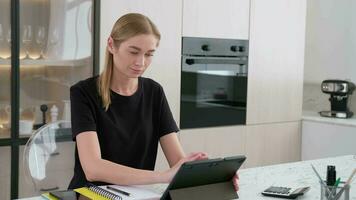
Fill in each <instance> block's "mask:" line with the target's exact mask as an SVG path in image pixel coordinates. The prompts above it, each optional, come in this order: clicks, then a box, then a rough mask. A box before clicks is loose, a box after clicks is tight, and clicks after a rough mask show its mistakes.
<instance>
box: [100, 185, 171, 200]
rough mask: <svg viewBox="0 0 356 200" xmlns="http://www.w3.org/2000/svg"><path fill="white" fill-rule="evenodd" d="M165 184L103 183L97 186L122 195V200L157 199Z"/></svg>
mask: <svg viewBox="0 0 356 200" xmlns="http://www.w3.org/2000/svg"><path fill="white" fill-rule="evenodd" d="M166 186H167V185H165V184H164V185H162V184H158V185H157V184H156V185H133V186H121V185H105V186H99V187H100V188H102V189H105V190H106V191H109V192H112V193H114V194H117V195H119V196H120V197H122V200H137V199H142V200H159V199H160V198H161V196H162V193H163V191H164V189H165V188H166ZM109 188H110V189H109ZM115 189H116V190H117V191H116V190H115Z"/></svg>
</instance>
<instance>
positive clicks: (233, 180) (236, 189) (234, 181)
mask: <svg viewBox="0 0 356 200" xmlns="http://www.w3.org/2000/svg"><path fill="white" fill-rule="evenodd" d="M232 182H233V185H234V188H235V191H239V184H238V181H237V179H236V178H235V177H234V178H233V179H232Z"/></svg>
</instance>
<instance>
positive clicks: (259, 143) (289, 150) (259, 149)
mask: <svg viewBox="0 0 356 200" xmlns="http://www.w3.org/2000/svg"><path fill="white" fill-rule="evenodd" d="M246 129H247V130H246V157H247V160H246V167H253V166H263V165H272V164H277V163H285V162H295V161H299V160H300V149H301V145H300V144H301V122H300V121H296V122H285V123H271V124H259V125H248V126H247V127H246Z"/></svg>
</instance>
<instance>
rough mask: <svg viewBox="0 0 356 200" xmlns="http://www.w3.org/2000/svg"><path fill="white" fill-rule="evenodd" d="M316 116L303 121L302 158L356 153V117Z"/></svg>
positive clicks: (309, 158) (310, 158)
mask: <svg viewBox="0 0 356 200" xmlns="http://www.w3.org/2000/svg"><path fill="white" fill-rule="evenodd" d="M314 118H315V119H317V118H319V119H317V120H303V123H302V124H303V127H302V160H313V159H319V158H326V157H333V156H340V155H355V154H356V146H355V141H356V134H355V133H356V118H352V119H332V118H331V119H329V118H326V119H323V118H322V117H320V116H318V117H314ZM343 121H345V122H348V121H350V122H353V124H352V123H346V124H343ZM340 122H341V123H340Z"/></svg>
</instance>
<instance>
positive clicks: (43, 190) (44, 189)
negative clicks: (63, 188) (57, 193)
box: [40, 186, 59, 192]
mask: <svg viewBox="0 0 356 200" xmlns="http://www.w3.org/2000/svg"><path fill="white" fill-rule="evenodd" d="M58 189H59V187H58V186H55V187H51V188H41V189H40V191H41V192H48V191H52V190H58Z"/></svg>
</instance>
